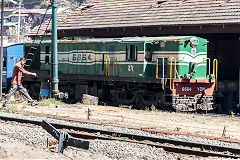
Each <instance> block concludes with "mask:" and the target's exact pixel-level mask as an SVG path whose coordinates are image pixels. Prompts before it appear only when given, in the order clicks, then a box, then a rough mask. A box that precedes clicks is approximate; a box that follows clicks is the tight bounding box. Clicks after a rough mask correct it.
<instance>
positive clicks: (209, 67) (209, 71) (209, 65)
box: [203, 58, 211, 75]
mask: <svg viewBox="0 0 240 160" xmlns="http://www.w3.org/2000/svg"><path fill="white" fill-rule="evenodd" d="M203 59H206V60H208V75H210V74H211V59H210V58H203Z"/></svg>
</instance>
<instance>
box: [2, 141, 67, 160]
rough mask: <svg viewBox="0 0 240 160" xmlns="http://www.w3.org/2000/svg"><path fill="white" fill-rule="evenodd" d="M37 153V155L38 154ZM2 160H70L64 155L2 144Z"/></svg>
mask: <svg viewBox="0 0 240 160" xmlns="http://www.w3.org/2000/svg"><path fill="white" fill-rule="evenodd" d="M36 153H37V154H36ZM0 159H68V158H67V157H65V156H64V155H62V154H58V153H53V152H50V151H45V150H37V149H35V148H32V147H29V146H26V145H23V144H19V143H17V144H12V143H10V144H9V143H0Z"/></svg>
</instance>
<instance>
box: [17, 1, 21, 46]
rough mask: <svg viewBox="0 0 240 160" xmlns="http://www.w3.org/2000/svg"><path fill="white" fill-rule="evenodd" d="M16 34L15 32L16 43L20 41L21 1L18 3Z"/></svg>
mask: <svg viewBox="0 0 240 160" xmlns="http://www.w3.org/2000/svg"><path fill="white" fill-rule="evenodd" d="M18 5H19V6H18V32H17V43H19V40H20V27H21V1H20V2H19V3H18Z"/></svg>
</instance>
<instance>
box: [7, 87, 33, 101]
mask: <svg viewBox="0 0 240 160" xmlns="http://www.w3.org/2000/svg"><path fill="white" fill-rule="evenodd" d="M17 90H18V91H19V92H20V93H21V94H22V95H23V96H24V97H25V98H26V99H27V100H28V102H31V103H32V102H33V99H32V98H31V97H30V95H29V94H28V91H27V89H26V88H24V87H23V86H22V85H16V84H12V86H11V88H10V90H9V92H8V94H7V97H6V98H5V100H4V104H6V103H7V101H8V100H9V99H10V98H11V96H12V95H13V94H14V93H15V92H16V91H17Z"/></svg>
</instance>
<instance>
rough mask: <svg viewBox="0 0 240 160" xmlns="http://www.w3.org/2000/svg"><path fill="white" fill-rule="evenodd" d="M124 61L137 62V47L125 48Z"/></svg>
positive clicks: (128, 46)
mask: <svg viewBox="0 0 240 160" xmlns="http://www.w3.org/2000/svg"><path fill="white" fill-rule="evenodd" d="M126 59H127V60H130V61H135V60H137V46H135V45H127V46H126Z"/></svg>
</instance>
